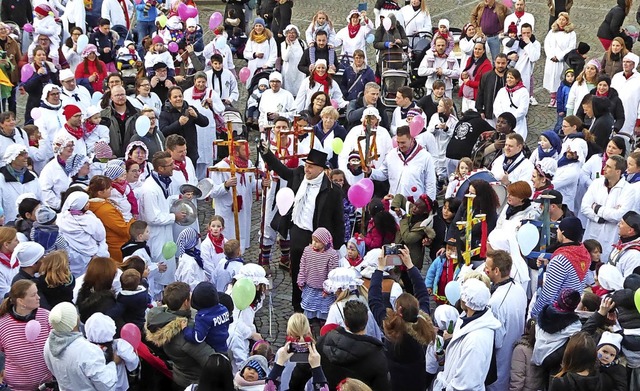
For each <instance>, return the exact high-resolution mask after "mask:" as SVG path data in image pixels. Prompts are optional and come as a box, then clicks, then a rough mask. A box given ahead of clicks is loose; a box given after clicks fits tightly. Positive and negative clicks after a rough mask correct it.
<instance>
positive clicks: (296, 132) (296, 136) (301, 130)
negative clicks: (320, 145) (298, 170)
mask: <svg viewBox="0 0 640 391" xmlns="http://www.w3.org/2000/svg"><path fill="white" fill-rule="evenodd" d="M299 120H300V117H299V116H295V117H294V118H293V127H292V129H291V130H279V131H276V132H275V136H276V149H277V151H276V153H275V155H276V157H277V158H278V159H280V160H285V159H289V158H305V157H307V155H308V154H306V153H298V143H299V142H300V136H303V135H308V136H309V137H311V138H310V139H309V149H312V148H313V144H314V142H315V139H316V134H315V132H314V131H313V127H311V126H305V127H301V126H299V125H298V121H299ZM289 135H293V141H292V142H293V153H292V154H291V155H289V156H281V154H280V152H281V151H282V137H280V136H289ZM285 148H286V146H285Z"/></svg>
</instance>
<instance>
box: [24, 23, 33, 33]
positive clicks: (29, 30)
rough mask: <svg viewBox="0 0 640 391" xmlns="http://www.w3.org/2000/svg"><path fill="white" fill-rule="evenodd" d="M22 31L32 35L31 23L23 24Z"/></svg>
mask: <svg viewBox="0 0 640 391" xmlns="http://www.w3.org/2000/svg"><path fill="white" fill-rule="evenodd" d="M22 29H23V30H24V31H26V32H28V33H32V32H33V25H32V24H31V23H25V25H24V26H22Z"/></svg>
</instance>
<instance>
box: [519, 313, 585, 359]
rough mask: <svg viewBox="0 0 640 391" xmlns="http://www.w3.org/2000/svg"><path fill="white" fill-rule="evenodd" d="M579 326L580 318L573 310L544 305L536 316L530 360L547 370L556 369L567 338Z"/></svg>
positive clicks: (579, 327) (578, 329)
mask: <svg viewBox="0 0 640 391" xmlns="http://www.w3.org/2000/svg"><path fill="white" fill-rule="evenodd" d="M581 328H582V324H581V323H580V318H578V315H576V313H575V312H569V313H565V312H560V311H558V310H556V309H555V308H554V307H553V305H551V304H548V305H546V306H545V307H544V308H543V309H542V311H541V312H540V316H538V324H537V325H536V343H535V346H534V347H533V356H532V357H531V361H532V362H533V363H534V364H535V365H538V366H542V367H544V368H545V369H547V370H552V371H553V370H557V369H558V368H559V367H560V363H561V362H562V356H563V354H564V349H565V347H566V344H567V342H569V338H570V337H571V336H572V335H573V334H575V333H577V332H578V331H580V330H581Z"/></svg>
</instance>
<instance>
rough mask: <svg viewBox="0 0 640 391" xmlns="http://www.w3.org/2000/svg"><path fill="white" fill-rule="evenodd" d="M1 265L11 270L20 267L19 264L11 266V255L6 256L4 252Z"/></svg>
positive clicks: (1, 255) (0, 259)
mask: <svg viewBox="0 0 640 391" xmlns="http://www.w3.org/2000/svg"><path fill="white" fill-rule="evenodd" d="M0 264H1V265H3V266H4V267H7V268H9V269H15V268H17V267H18V265H19V263H18V262H16V263H15V264H14V265H11V254H5V253H3V252H0Z"/></svg>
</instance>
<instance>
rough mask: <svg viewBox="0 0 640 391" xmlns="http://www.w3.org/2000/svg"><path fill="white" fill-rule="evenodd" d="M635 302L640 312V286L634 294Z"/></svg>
mask: <svg viewBox="0 0 640 391" xmlns="http://www.w3.org/2000/svg"><path fill="white" fill-rule="evenodd" d="M633 302H634V303H635V305H636V309H637V310H638V312H640V288H638V289H637V290H636V293H635V294H634V295H633Z"/></svg>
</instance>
